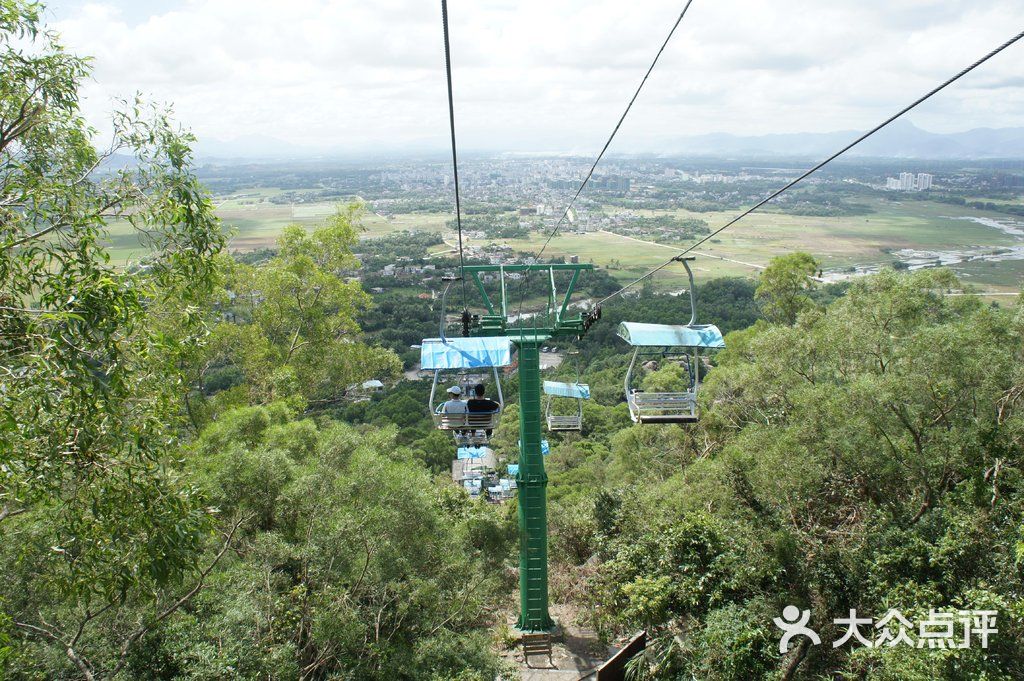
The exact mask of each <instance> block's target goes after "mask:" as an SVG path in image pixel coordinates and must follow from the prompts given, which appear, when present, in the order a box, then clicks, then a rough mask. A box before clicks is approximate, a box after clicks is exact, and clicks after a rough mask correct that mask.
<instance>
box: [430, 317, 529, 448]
mask: <svg viewBox="0 0 1024 681" xmlns="http://www.w3.org/2000/svg"><path fill="white" fill-rule="evenodd" d="M420 362H421V366H422V368H423V369H424V370H426V371H433V372H434V382H433V384H432V385H431V387H430V401H429V404H428V407H429V409H430V414H431V417H432V418H433V419H434V425H435V427H437V428H438V429H439V430H448V431H451V432H452V433H453V434H454V435H455V439H456V441H457V442H458V443H459V444H461V445H483V444H487V442H488V441H489V440H490V431H492V430H494V429H495V428H497V427H498V423H499V422H500V421H501V413H502V411H503V410H504V407H505V401H504V398H503V397H502V392H501V380H500V378H499V377H498V368H499V367H505V366H508V365H509V364H511V363H512V341H511V340H509V339H508V338H507V337H492V338H427V339H425V340H424V341H423V344H422V347H421V350H420ZM472 369H490V370H491V372H492V374H493V376H494V385H495V390H496V391H497V395H496V397H497V403H498V409H497V410H495V411H493V412H469V411H467V412H461V413H445V412H444V410H443V407H444V401H443V400H440V401H438V400H437V397H438V396H437V386H438V383H439V382H440V381H441V378H442V377H443V376H445V375H447V374H450V373H454V374H456V375H458V373H459V372H462V373H465V372H466V371H467V370H472ZM443 394H444V393H443V392H442V395H443Z"/></svg>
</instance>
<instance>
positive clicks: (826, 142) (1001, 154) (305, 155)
mask: <svg viewBox="0 0 1024 681" xmlns="http://www.w3.org/2000/svg"><path fill="white" fill-rule="evenodd" d="M862 133H863V131H858V130H843V131H837V132H824V133H789V134H778V135H759V136H743V135H732V134H728V133H711V134H706V135H692V136H686V137H676V138H672V139H668V140H665V142H664V143H663V144H659V148H658V153H659V154H661V155H689V156H716V157H730V158H763V157H771V158H779V157H800V158H805V157H811V158H821V157H823V156H827V155H828V154H831V153H833V152H835V151H837V150H838V149H841V148H842V147H843V146H844V145H846V144H848V143H849V142H850V141H851V140H853V139H855V138H856V137H857V136H858V135H861V134H862ZM196 151H197V155H198V156H199V157H200V158H203V159H223V160H228V159H236V160H257V159H267V160H269V159H292V160H300V159H310V158H321V159H324V158H333V157H341V156H345V157H349V158H353V157H361V156H364V155H363V154H358V153H355V152H351V151H350V152H344V151H342V150H340V149H332V148H330V147H326V148H319V149H314V148H310V147H304V146H299V145H295V144H291V143H290V142H286V141H284V140H280V139H276V138H273V137H266V136H248V137H240V138H237V139H233V140H228V141H221V140H209V139H207V140H200V142H199V144H198V145H197V150H196ZM442 151H445V150H444V149H433V148H428V146H426V145H424V144H423V142H422V141H421V142H420V143H418V144H414V145H395V146H394V147H392V148H391V149H380V150H378V152H377V153H376V154H374V155H375V156H390V155H396V156H401V155H403V152H404V154H409V153H412V154H414V155H418V154H422V153H428V154H429V153H432V152H436V153H440V152H442ZM481 151H483V150H481ZM493 151H502V150H493ZM615 151H616V152H617V153H620V154H629V153H630V150H629V149H626V148H619V149H616V150H615ZM636 151H637V152H638V153H649V152H650V151H651V150H650V149H637V150H636ZM389 152H391V153H389ZM848 155H850V156H860V157H872V158H921V159H991V158H1008V159H1017V158H1021V159H1024V128H976V129H974V130H968V131H966V132H954V133H948V134H944V133H935V132H928V131H927V130H922V129H921V128H919V127H917V126H916V125H914V124H913V123H911V122H910V121H896V122H895V123H893V124H891V125H890V126H889V127H887V128H885V129H883V130H882V131H880V132H878V133H876V134H875V135H874V136H872V137H871V138H870V139H868V140H867V141H865V142H862V143H861V144H860V145H858V146H856V147H854V148H853V149H852V150H851V151H850V152H848Z"/></svg>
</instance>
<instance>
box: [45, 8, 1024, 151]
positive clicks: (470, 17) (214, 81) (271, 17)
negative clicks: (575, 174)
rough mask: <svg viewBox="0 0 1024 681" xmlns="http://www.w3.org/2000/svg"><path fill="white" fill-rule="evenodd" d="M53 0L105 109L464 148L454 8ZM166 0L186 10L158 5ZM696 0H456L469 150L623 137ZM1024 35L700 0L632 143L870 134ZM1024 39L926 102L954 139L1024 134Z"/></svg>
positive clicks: (949, 20) (877, 14) (628, 139)
mask: <svg viewBox="0 0 1024 681" xmlns="http://www.w3.org/2000/svg"><path fill="white" fill-rule="evenodd" d="M54 2H56V3H57V4H56V5H55V6H53V7H52V12H53V14H54V15H55V18H56V22H55V24H56V27H57V28H58V29H59V30H60V31H61V32H62V33H63V34H64V39H65V42H66V43H67V44H68V45H69V46H71V47H72V48H73V49H74V50H75V51H77V52H79V53H84V54H91V55H93V56H94V57H95V74H94V77H95V82H91V83H90V84H89V85H88V87H87V88H86V95H87V97H86V100H85V108H86V112H87V114H88V115H89V116H90V117H91V118H94V119H97V120H98V119H99V118H100V117H101V114H102V113H103V112H104V111H105V110H107V109H109V107H110V102H111V99H112V98H113V97H115V96H124V95H130V94H132V93H134V92H135V91H136V90H141V91H142V92H143V93H144V94H146V95H147V96H149V97H150V98H152V99H156V100H159V101H169V102H173V103H174V104H175V108H176V110H177V112H178V117H179V118H180V119H181V120H182V121H183V122H185V123H186V124H188V125H189V126H191V127H192V128H193V130H194V131H195V132H196V133H197V134H198V135H199V136H200V137H201V138H213V139H232V138H235V137H242V136H251V135H259V136H271V137H275V138H280V139H283V140H286V141H288V142H292V143H295V144H301V145H305V146H309V147H313V148H318V149H325V150H326V149H332V150H333V149H342V150H352V151H367V150H373V149H375V148H381V147H386V148H388V149H396V148H401V146H402V145H415V146H417V147H418V148H422V147H423V146H428V147H432V148H437V149H443V148H444V146H445V144H446V142H447V108H446V107H447V101H446V94H445V82H444V70H443V53H442V41H441V22H440V9H439V3H437V2H425V1H424V0H377V1H375V2H369V3H368V2H354V1H353V0H333V1H328V0H289V1H288V2H281V1H280V0H276V1H274V0H184V1H182V2H179V3H169V4H170V5H171V6H172V8H171V9H160V8H156V7H154V8H151V9H149V11H148V13H147V12H146V11H145V10H144V9H143V8H142V7H140V5H139V3H135V4H132V5H129V4H128V3H129V2H130V0H120V1H119V2H114V1H113V0H107V1H105V2H98V3H92V4H81V3H80V1H79V0H65V2H74V3H75V4H73V5H68V4H65V5H63V6H61V4H60V2H59V0H54ZM150 4H151V5H158V4H159V5H163V6H164V7H165V8H166V7H167V4H168V3H150ZM682 4H683V2H682V1H681V0H671V1H670V0H645V1H644V2H631V3H623V2H618V1H612V0H545V1H544V2H541V1H539V0H523V1H521V2H509V1H507V0H490V1H482V0H477V1H474V2H470V1H469V0H461V1H460V0H453V2H451V3H450V4H449V11H450V13H451V37H452V58H453V62H454V80H455V99H456V107H457V109H456V115H457V120H458V125H459V135H460V141H461V144H462V146H463V147H464V148H467V149H470V148H487V149H503V148H507V149H572V150H577V151H585V152H591V151H592V150H595V149H596V148H599V146H600V145H601V144H602V143H603V141H604V138H605V137H606V136H607V134H608V132H609V131H610V129H611V126H612V125H613V124H614V122H615V121H616V120H617V118H618V116H619V114H620V113H621V110H622V107H623V106H624V105H625V103H626V101H627V100H628V99H629V97H630V95H631V94H632V91H633V89H634V88H635V87H636V85H637V83H638V82H639V79H640V78H641V76H642V75H643V72H644V70H645V69H646V67H647V65H648V63H649V62H650V60H651V58H652V57H653V55H654V53H655V51H656V50H657V47H658V46H659V45H660V43H661V41H662V40H663V39H664V36H665V34H666V32H667V31H668V29H669V27H670V26H671V24H672V22H673V21H674V20H675V18H676V16H678V12H679V10H680V9H681V7H682ZM1020 27H1024V4H1022V3H1020V2H1014V1H1009V0H1005V1H998V0H997V1H995V2H989V3H984V4H982V3H976V2H968V1H966V0H945V1H940V0H900V2H892V1H885V2H883V1H881V0H859V1H853V0H841V1H840V0H834V1H832V2H828V3H822V2H819V1H817V0H779V1H778V2H771V3H766V2H755V1H753V0H695V2H694V3H693V5H692V7H691V9H690V11H689V13H688V15H687V17H686V19H684V22H683V24H682V25H681V26H680V29H679V31H677V33H676V35H675V37H674V38H673V41H672V43H671V44H670V45H669V47H668V48H667V49H666V51H665V54H664V56H663V57H662V61H661V62H660V63H659V65H658V68H657V69H656V71H655V72H654V74H653V75H652V76H651V79H650V80H649V81H648V84H647V87H646V89H645V91H644V93H643V94H642V95H641V97H640V99H639V100H638V101H637V104H636V106H635V107H634V109H633V113H632V114H631V117H630V119H629V120H628V121H627V123H626V125H625V126H624V128H623V130H622V132H621V135H622V137H621V141H620V142H619V143H617V145H616V147H615V150H616V151H631V150H635V149H651V148H658V147H659V145H662V144H665V143H666V141H669V140H671V139H672V138H674V137H677V136H682V135H691V134H700V133H706V132H719V131H724V132H732V133H737V134H763V133H770V132H794V131H828V130H836V129H847V128H851V129H853V128H855V129H863V128H866V127H869V126H871V125H873V124H874V123H876V122H878V121H879V120H881V119H882V118H884V117H885V116H886V115H888V114H889V113H891V112H892V111H894V110H896V109H897V108H899V107H900V106H902V105H903V104H905V103H908V102H909V101H911V100H912V99H914V98H916V97H917V96H918V95H919V94H921V93H923V92H924V91H926V90H927V89H929V88H931V87H933V86H934V85H935V84H937V83H938V82H940V81H941V80H944V79H945V78H947V77H948V76H949V75H951V74H952V73H954V72H956V71H958V70H959V69H961V68H963V67H964V66H965V65H967V64H969V63H970V62H972V61H974V60H975V59H976V58H978V57H979V56H981V55H982V54H984V53H985V52H987V51H988V50H989V49H991V48H992V47H994V46H995V45H997V44H999V43H1001V42H1002V41H1003V40H1005V39H1007V38H1008V37H1009V36H1010V35H1011V34H1012V33H1014V32H1016V31H1018V30H1020ZM1022 54H1024V44H1021V45H1017V46H1014V47H1011V48H1010V49H1009V50H1008V51H1007V52H1006V53H1005V54H1003V55H1000V56H999V57H996V58H995V59H994V60H993V61H992V62H990V63H989V64H986V65H985V66H983V67H982V68H981V69H979V71H978V72H976V73H975V74H972V75H971V76H968V77H967V79H965V80H964V81H962V82H961V83H960V84H958V85H955V86H954V87H953V88H951V89H950V90H947V91H946V92H945V93H943V94H941V95H939V97H938V98H936V100H933V101H932V102H929V103H928V104H926V105H925V106H924V107H922V109H921V110H920V112H919V113H915V115H914V120H915V121H916V122H918V123H919V124H920V125H922V126H923V127H926V128H928V129H932V130H937V131H949V130H962V129H967V128H972V127H983V126H991V127H1003V126H1018V125H1024V106H1022V104H1024V79H1022V76H1024V74H1021V72H1020V69H1019V64H1020V63H1021V61H1022V60H1021V55H1022Z"/></svg>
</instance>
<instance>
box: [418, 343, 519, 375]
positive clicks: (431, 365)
mask: <svg viewBox="0 0 1024 681" xmlns="http://www.w3.org/2000/svg"><path fill="white" fill-rule="evenodd" d="M511 363H512V341H511V339H509V338H508V337H507V336H495V337H493V338H461V337H458V338H446V339H444V340H442V339H440V338H426V339H424V340H423V344H422V346H421V347H420V364H421V366H422V368H423V369H426V370H431V371H434V370H437V369H480V368H485V367H488V368H489V367H506V366H508V365H509V364H511Z"/></svg>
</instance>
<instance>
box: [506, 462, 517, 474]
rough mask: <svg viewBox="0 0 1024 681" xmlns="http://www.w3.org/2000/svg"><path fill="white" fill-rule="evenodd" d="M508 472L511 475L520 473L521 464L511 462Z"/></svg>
mask: <svg viewBox="0 0 1024 681" xmlns="http://www.w3.org/2000/svg"><path fill="white" fill-rule="evenodd" d="M508 474H509V475H519V464H517V463H510V464H509V465H508Z"/></svg>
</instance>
